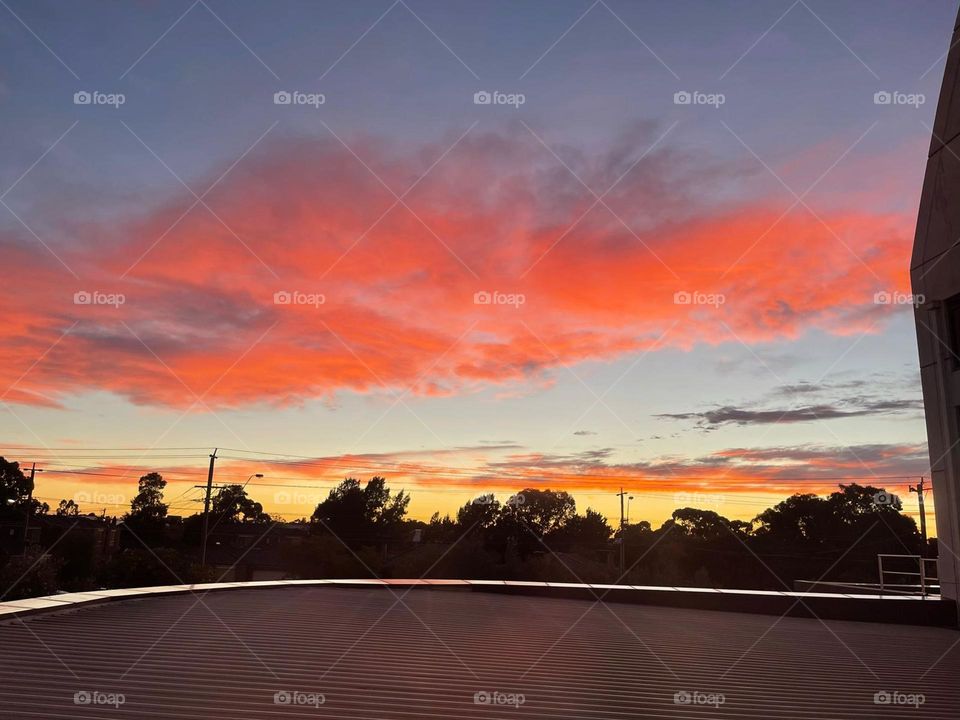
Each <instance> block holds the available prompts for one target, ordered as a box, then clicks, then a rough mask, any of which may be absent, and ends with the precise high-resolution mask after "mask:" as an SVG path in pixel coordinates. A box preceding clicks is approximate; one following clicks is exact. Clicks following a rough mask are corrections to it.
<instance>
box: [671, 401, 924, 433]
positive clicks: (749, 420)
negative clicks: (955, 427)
mask: <svg viewBox="0 0 960 720" xmlns="http://www.w3.org/2000/svg"><path fill="white" fill-rule="evenodd" d="M922 409H923V402H922V401H920V400H907V399H902V400H879V401H865V400H863V399H858V400H857V401H856V402H853V403H848V404H829V403H823V404H818V405H805V406H801V407H795V408H774V409H753V408H745V407H735V406H733V405H724V406H723V407H719V408H716V409H714V410H706V411H704V412H696V413H663V414H660V415H655V416H654V417H658V418H666V419H670V420H696V421H697V424H698V425H699V426H701V427H708V428H709V427H719V426H721V425H770V424H773V423H777V424H779V423H784V424H786V423H801V422H813V421H816V420H833V419H836V418H849V417H865V416H869V415H892V414H895V413H901V412H907V411H910V410H922Z"/></svg>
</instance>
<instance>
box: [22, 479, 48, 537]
mask: <svg viewBox="0 0 960 720" xmlns="http://www.w3.org/2000/svg"><path fill="white" fill-rule="evenodd" d="M38 472H43V470H37V464H36V463H33V464H32V465H31V467H30V485H29V487H28V488H27V512H26V514H25V516H24V519H23V553H24V555H26V553H27V538H28V536H29V534H30V514H31V513H32V512H33V484H34V478H36V476H37V473H38Z"/></svg>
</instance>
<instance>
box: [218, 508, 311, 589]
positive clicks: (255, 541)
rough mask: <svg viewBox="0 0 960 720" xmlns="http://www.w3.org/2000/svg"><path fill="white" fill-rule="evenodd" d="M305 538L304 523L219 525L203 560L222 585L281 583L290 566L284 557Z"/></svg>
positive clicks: (306, 534)
mask: <svg viewBox="0 0 960 720" xmlns="http://www.w3.org/2000/svg"><path fill="white" fill-rule="evenodd" d="M268 528H269V531H268ZM265 533H266V534H265ZM309 535H310V526H309V525H307V524H306V523H279V524H275V525H273V526H272V527H271V526H270V525H268V524H256V523H234V524H230V525H220V526H218V527H217V528H215V529H214V530H213V531H211V533H210V539H209V541H208V544H207V560H208V562H209V564H210V565H211V567H213V569H214V574H215V576H216V577H217V579H220V580H222V581H224V582H240V581H248V580H283V579H286V578H287V576H288V570H287V568H288V567H289V564H290V563H289V559H288V558H287V557H286V556H287V553H288V552H289V550H290V549H292V548H295V547H297V546H299V545H301V544H302V543H303V542H304V541H305V540H306V539H307V538H308V537H309Z"/></svg>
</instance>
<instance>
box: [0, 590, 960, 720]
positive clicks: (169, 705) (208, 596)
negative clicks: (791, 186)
mask: <svg viewBox="0 0 960 720" xmlns="http://www.w3.org/2000/svg"><path fill="white" fill-rule="evenodd" d="M223 587H224V588H227V587H228V586H223ZM439 587H443V588H445V590H444V591H440V590H439V588H438V584H437V583H432V584H430V585H426V584H422V583H414V584H410V583H407V584H406V585H405V584H402V583H398V584H388V583H380V582H373V583H371V584H369V585H366V586H365V585H363V584H361V583H349V582H347V583H342V584H333V583H329V584H313V583H286V584H269V583H265V584H261V585H258V586H250V585H244V584H236V585H232V586H229V589H224V590H223V591H220V592H205V593H196V592H194V590H193V589H183V588H180V589H179V590H178V591H173V590H166V591H165V590H162V589H161V592H173V593H174V594H165V595H159V596H158V595H155V594H154V591H151V590H140V591H135V592H139V593H140V597H139V598H137V597H136V596H135V595H134V596H133V597H124V599H123V600H121V601H116V602H107V603H101V604H90V605H70V604H69V603H66V602H65V603H62V605H63V607H62V608H61V610H60V611H59V612H53V613H50V612H44V613H41V614H37V615H30V616H21V615H16V614H12V613H11V614H8V615H6V616H5V617H6V618H7V619H6V620H4V621H2V622H0V647H2V648H3V653H2V654H0V708H2V709H0V716H3V717H17V718H21V717H23V718H28V717H47V718H94V717H97V718H102V717H110V718H187V717H189V718H223V719H224V720H226V719H228V718H229V719H230V720H234V719H235V718H282V717H318V716H322V717H328V718H424V717H430V718H485V717H498V718H499V717H507V716H510V715H511V714H514V713H516V714H518V715H519V714H522V716H524V717H528V718H609V719H610V720H615V719H616V718H635V717H661V718H698V717H728V718H831V719H833V718H837V719H842V718H874V717H884V718H886V717H891V718H892V717H904V718H907V717H911V718H955V717H956V709H957V707H960V686H958V684H957V683H956V677H957V676H958V673H960V635H958V633H957V632H956V631H955V630H951V629H945V628H935V627H916V626H903V625H881V624H875V623H868V622H851V621H841V620H819V619H816V618H796V617H783V616H774V615H760V614H750V613H727V612H718V611H712V610H702V609H689V608H675V607H656V606H648V605H637V604H625V603H620V602H609V601H607V600H606V599H603V600H602V601H597V600H596V599H595V598H594V599H592V600H583V599H571V598H566V597H545V596H542V595H539V596H531V595H527V594H503V593H498V594H492V593H478V592H470V591H469V589H470V588H469V587H468V586H466V585H464V584H460V583H452V584H450V585H444V584H442V583H441V584H439ZM541 589H542V588H541ZM458 590H460V591H458ZM111 593H114V595H113V596H114V597H116V596H117V594H120V595H122V593H120V592H119V591H105V592H104V593H100V595H103V596H109V595H110V594H111ZM96 595H97V594H93V595H91V596H89V597H94V596H96ZM598 597H601V598H603V597H604V596H602V595H598ZM23 602H24V603H26V604H29V601H23ZM53 602H55V601H52V600H50V601H47V604H48V606H49V604H50V603H53ZM891 602H894V603H897V604H898V606H899V607H902V608H903V609H904V611H905V612H909V611H910V609H911V608H913V607H916V606H917V604H918V603H919V602H921V601H913V602H900V601H895V600H892V601H891ZM42 604H43V603H38V606H40V605H42Z"/></svg>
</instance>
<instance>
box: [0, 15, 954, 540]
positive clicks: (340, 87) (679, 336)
mask: <svg viewBox="0 0 960 720" xmlns="http://www.w3.org/2000/svg"><path fill="white" fill-rule="evenodd" d="M91 8H94V9H93V10H91ZM543 8H544V6H543V5H542V4H538V3H532V2H523V3H517V2H507V1H504V2H459V1H451V0H442V1H437V2H434V1H432V0H397V2H391V0H380V1H378V2H365V1H362V2H360V1H358V2H349V3H344V2H289V1H287V0H282V1H280V2H274V3H271V4H269V5H264V4H262V3H248V2H242V1H232V2H227V1H226V0H199V1H198V2H194V3H192V4H191V0H183V1H182V2H180V1H178V2H172V1H171V2H154V1H151V0H141V1H139V2H130V3H123V4H121V3H115V2H101V3H88V4H86V5H85V6H84V7H82V8H81V7H75V6H74V5H72V4H70V3H67V2H54V1H51V0H30V1H26V0H2V2H0V19H2V20H0V113H2V117H3V132H2V133H0V157H2V158H3V161H2V163H0V254H2V255H0V257H2V258H3V267H4V269H5V271H6V275H7V278H6V291H5V292H4V293H2V295H0V323H2V326H0V327H2V335H3V342H2V344H0V390H2V392H0V396H2V404H0V454H2V455H4V456H5V457H7V458H8V459H14V460H19V461H21V462H26V463H27V464H28V465H29V463H30V462H33V461H35V460H36V461H37V462H38V466H39V467H43V468H45V469H46V470H47V471H46V472H45V473H44V474H42V475H40V476H39V477H38V482H37V495H38V496H40V497H42V498H44V499H45V500H47V501H48V502H50V504H51V505H56V502H57V500H58V499H60V498H71V497H78V498H79V499H80V500H81V507H82V508H83V509H84V510H85V511H86V510H94V511H97V512H99V511H100V510H101V509H103V508H106V509H107V512H108V514H109V513H121V512H122V511H123V509H124V506H125V505H128V504H129V501H130V499H131V498H132V496H133V495H134V494H135V492H136V479H137V477H139V475H140V474H142V472H145V471H148V470H154V469H155V470H158V471H160V472H162V473H164V475H165V476H166V477H167V478H168V480H170V481H171V484H170V486H169V487H168V489H167V498H168V499H170V500H173V501H174V510H173V511H172V512H175V513H179V514H186V513H189V512H193V511H194V510H195V509H197V508H198V505H197V504H196V503H195V502H193V500H195V499H196V498H198V497H200V491H199V490H194V489H192V486H193V485H195V484H199V483H202V482H204V481H205V478H206V465H207V455H208V454H209V452H210V451H211V450H212V449H213V448H214V447H218V448H223V449H221V450H220V454H221V455H222V456H223V459H222V460H220V461H219V462H218V465H217V480H218V481H219V482H243V481H244V480H245V479H246V478H247V477H248V476H249V475H250V474H252V473H258V472H259V473H263V474H264V475H265V477H264V478H263V479H262V480H258V481H255V482H252V483H251V488H250V490H251V493H252V495H253V496H254V497H255V498H256V499H258V500H260V501H261V502H263V504H264V505H265V508H266V510H267V511H268V512H273V513H278V514H281V515H282V516H283V517H287V518H295V517H301V516H304V515H309V513H310V512H311V510H312V507H313V505H315V504H316V502H317V501H318V500H320V499H322V498H323V497H324V496H325V495H326V492H327V489H328V488H329V487H330V486H332V485H333V484H335V483H336V482H337V481H338V480H340V479H342V478H343V477H345V476H348V475H353V476H357V477H360V478H362V479H366V478H368V477H369V476H371V475H373V474H382V475H385V476H386V477H387V478H388V480H389V482H390V485H391V486H392V487H394V488H395V489H399V488H400V487H404V488H406V489H407V490H408V491H410V492H411V493H412V495H413V501H412V504H411V514H412V515H413V516H415V517H419V518H427V517H429V516H430V514H431V513H433V512H434V511H435V510H439V511H441V512H448V511H453V510H455V508H456V507H458V506H459V505H461V504H463V502H465V501H466V500H468V499H470V498H471V497H473V496H475V495H477V494H480V493H482V492H486V491H495V492H497V493H498V494H499V495H500V496H501V497H505V496H506V495H507V494H509V492H510V491H511V490H518V489H520V488H522V487H526V486H530V485H535V486H544V487H553V488H561V489H568V490H571V491H572V492H573V493H574V495H575V497H576V499H577V502H578V508H579V509H580V510H581V511H582V510H584V509H585V508H586V507H587V506H591V507H594V508H596V509H599V510H600V511H602V512H603V513H604V514H606V515H607V516H608V517H610V518H614V517H618V514H619V505H618V500H617V498H616V497H615V495H614V492H616V490H617V489H619V487H620V486H621V485H622V486H624V487H625V488H626V489H627V490H628V491H630V492H631V493H632V494H633V495H634V498H635V499H634V500H633V502H632V504H631V519H633V520H639V519H648V520H651V521H654V522H655V523H659V522H661V521H662V520H663V519H664V518H665V517H667V516H668V515H669V513H670V511H671V510H672V509H673V508H674V507H677V506H678V504H692V505H700V506H703V507H708V508H709V509H715V510H718V511H719V512H721V513H722V514H724V515H726V516H728V517H738V518H749V517H752V516H754V515H756V514H757V513H758V512H760V511H761V510H762V509H763V508H764V507H766V506H768V505H770V504H771V503H772V502H775V501H777V500H778V499H780V498H782V497H784V496H785V495H787V494H789V493H791V492H796V491H801V490H803V489H809V490H810V491H821V492H822V491H829V490H830V489H831V488H832V487H835V485H836V484H837V482H839V480H837V478H860V481H861V482H864V483H866V482H869V483H871V484H874V485H879V486H886V487H888V488H890V489H893V490H895V491H896V492H898V493H899V494H900V495H901V496H902V497H903V499H904V502H905V505H906V507H907V509H908V510H910V511H914V510H915V509H916V497H915V496H912V497H908V496H909V493H907V492H906V485H907V483H908V482H909V481H910V480H909V479H908V478H914V479H915V477H916V476H919V475H922V474H924V473H926V472H927V468H928V467H929V458H928V456H927V449H926V437H925V429H924V424H923V415H922V404H921V398H920V387H919V375H918V371H917V351H916V340H915V335H914V329H913V320H912V307H911V305H910V301H909V297H907V294H908V293H909V292H910V287H909V277H908V262H909V257H910V249H911V244H912V240H913V233H914V228H915V225H916V212H917V205H918V200H919V195H920V186H921V182H922V175H923V168H924V165H925V160H926V150H927V147H928V145H929V141H930V134H931V125H932V119H933V115H934V112H935V109H936V100H937V94H938V91H939V85H940V81H941V77H942V74H943V64H944V59H945V54H946V51H947V46H948V42H949V38H950V32H951V29H952V26H953V21H954V16H955V12H956V2H955V0H916V1H914V2H879V3H878V2H849V1H847V2H825V1H824V0H807V1H806V2H805V1H804V0H798V2H793V3H791V2H790V1H789V0H782V1H781V0H770V1H769V2H716V1H713V0H709V1H705V2H692V1H685V2H626V1H624V0H606V1H605V2H604V1H602V0H601V1H598V2H595V3H591V2H590V0H578V1H576V2H573V1H571V2H566V1H563V0H557V1H556V2H551V3H549V11H544V9H543ZM77 93H81V95H76V94H77ZM82 93H89V95H86V96H85V95H83V94H82ZM277 93H290V94H291V95H290V97H291V98H292V99H293V101H292V102H291V103H289V104H283V103H282V102H280V103H277V102H276V101H275V95H276V94H277ZM477 93H481V95H479V96H477V95H476V94H477ZM483 93H500V94H498V95H494V96H492V97H493V100H494V101H493V102H490V103H488V104H484V103H483V102H480V103H478V102H477V100H480V101H482V100H484V99H485V98H486V97H487V96H485V95H483ZM878 93H879V95H878ZM117 94H119V95H121V96H122V104H121V103H120V98H118V97H116V96H117ZM320 95H322V98H321V97H320ZM284 97H285V96H283V95H280V96H278V97H277V98H276V99H279V100H281V101H282V100H283V99H284ZM84 98H91V101H90V102H89V103H84ZM321 99H322V102H320V100H321ZM686 99H689V100H690V102H689V103H686V102H684V101H685V100H686ZM887 99H889V100H890V102H885V100H887ZM521 100H522V102H521ZM501 101H502V102H501ZM487 299H490V300H491V302H483V301H484V300H487ZM88 300H89V302H87V301H88ZM285 300H291V302H284V301H285ZM688 300H689V302H686V301H688ZM226 448H232V450H231V449H226ZM67 471H69V472H67ZM76 471H80V473H81V474H77V472H76ZM930 503H931V504H932V498H930Z"/></svg>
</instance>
